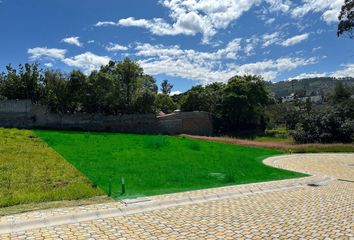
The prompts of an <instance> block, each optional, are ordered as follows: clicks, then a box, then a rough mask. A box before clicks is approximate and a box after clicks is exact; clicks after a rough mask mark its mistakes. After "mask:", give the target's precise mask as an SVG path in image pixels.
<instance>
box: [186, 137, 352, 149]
mask: <svg viewBox="0 0 354 240" xmlns="http://www.w3.org/2000/svg"><path fill="white" fill-rule="evenodd" d="M179 136H181V137H188V138H193V139H199V140H206V141H212V142H222V143H229V144H236V145H243V146H250V147H262V148H271V149H277V150H281V151H285V152H296V153H299V152H354V144H340V143H338V144H289V143H279V142H257V141H252V140H244V139H239V138H231V137H206V136H193V135H187V134H181V135H179Z"/></svg>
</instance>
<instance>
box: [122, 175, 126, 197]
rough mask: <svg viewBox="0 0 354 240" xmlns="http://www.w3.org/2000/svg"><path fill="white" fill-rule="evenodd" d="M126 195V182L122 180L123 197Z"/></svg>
mask: <svg viewBox="0 0 354 240" xmlns="http://www.w3.org/2000/svg"><path fill="white" fill-rule="evenodd" d="M124 194H125V182H124V178H122V195H124Z"/></svg>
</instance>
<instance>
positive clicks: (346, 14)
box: [337, 0, 354, 39]
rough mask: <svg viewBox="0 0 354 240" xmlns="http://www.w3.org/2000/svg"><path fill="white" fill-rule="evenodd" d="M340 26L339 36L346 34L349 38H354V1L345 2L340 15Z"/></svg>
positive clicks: (346, 0) (347, 0)
mask: <svg viewBox="0 0 354 240" xmlns="http://www.w3.org/2000/svg"><path fill="white" fill-rule="evenodd" d="M338 19H339V24H338V30H337V36H338V37H339V36H341V35H344V34H346V35H347V36H348V37H349V38H352V39H353V38H354V32H353V31H354V0H345V2H344V5H343V6H342V9H341V11H340V14H339V17H338Z"/></svg>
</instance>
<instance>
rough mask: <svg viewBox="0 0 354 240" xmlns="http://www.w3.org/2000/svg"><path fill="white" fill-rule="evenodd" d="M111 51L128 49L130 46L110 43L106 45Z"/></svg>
mask: <svg viewBox="0 0 354 240" xmlns="http://www.w3.org/2000/svg"><path fill="white" fill-rule="evenodd" d="M105 48H106V50H107V51H109V52H118V51H126V50H128V49H129V48H128V47H126V46H123V45H120V44H113V43H109V45H108V46H106V47H105Z"/></svg>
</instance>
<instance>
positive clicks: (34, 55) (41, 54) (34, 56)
mask: <svg viewBox="0 0 354 240" xmlns="http://www.w3.org/2000/svg"><path fill="white" fill-rule="evenodd" d="M66 52H67V50H66V49H58V48H47V47H36V48H30V49H28V50H27V53H28V54H30V55H31V56H30V60H32V61H34V60H39V59H43V58H48V59H63V58H64V57H65V54H66Z"/></svg>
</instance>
